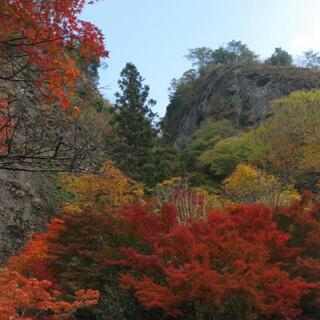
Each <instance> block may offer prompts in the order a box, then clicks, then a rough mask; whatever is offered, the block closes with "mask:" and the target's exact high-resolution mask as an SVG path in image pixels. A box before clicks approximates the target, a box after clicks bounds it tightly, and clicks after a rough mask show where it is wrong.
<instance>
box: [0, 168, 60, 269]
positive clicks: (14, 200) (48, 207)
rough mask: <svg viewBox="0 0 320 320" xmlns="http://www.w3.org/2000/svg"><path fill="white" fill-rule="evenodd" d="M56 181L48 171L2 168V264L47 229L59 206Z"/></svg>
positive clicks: (0, 263)
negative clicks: (17, 170) (44, 172)
mask: <svg viewBox="0 0 320 320" xmlns="http://www.w3.org/2000/svg"><path fill="white" fill-rule="evenodd" d="M54 185H55V183H54V181H53V176H51V175H49V174H37V173H30V172H29V173H28V172H14V171H9V170H0V199H1V202H0V266H1V265H2V264H3V263H4V262H5V261H6V259H7V258H9V257H10V256H12V255H13V254H16V253H17V252H18V251H19V250H20V249H21V248H22V247H23V245H24V244H25V242H26V241H27V239H28V238H29V237H30V236H31V235H32V232H40V231H43V230H44V225H45V223H47V222H48V221H49V218H50V216H51V215H53V214H54V213H55V211H56V210H57V209H56V208H54V207H55V204H54V200H55V199H52V196H53V195H54V193H55V190H54ZM53 198H54V197H53Z"/></svg>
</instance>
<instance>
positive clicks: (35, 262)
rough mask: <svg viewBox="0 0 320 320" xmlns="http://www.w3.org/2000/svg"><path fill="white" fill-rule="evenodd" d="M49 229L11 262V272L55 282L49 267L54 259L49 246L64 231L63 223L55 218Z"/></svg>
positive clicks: (9, 263) (28, 243)
mask: <svg viewBox="0 0 320 320" xmlns="http://www.w3.org/2000/svg"><path fill="white" fill-rule="evenodd" d="M47 227H48V231H47V232H44V233H40V234H36V235H34V236H33V238H32V239H31V240H29V241H28V242H27V244H26V246H25V248H24V249H23V250H22V252H21V253H20V254H19V255H17V256H14V257H12V258H11V259H10V260H9V262H8V268H9V269H10V270H14V271H17V272H19V273H21V274H23V275H24V276H27V277H35V278H38V279H41V280H50V281H52V282H53V281H54V279H53V276H52V274H51V272H50V270H49V267H48V265H49V264H50V262H52V260H53V259H54V258H53V256H52V255H51V254H50V250H49V246H48V244H49V243H50V241H55V239H56V238H57V236H58V233H59V231H60V230H62V229H63V221H62V220H61V219H59V218H53V219H52V221H51V222H50V224H49V225H48V226H47Z"/></svg>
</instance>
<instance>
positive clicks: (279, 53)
mask: <svg viewBox="0 0 320 320" xmlns="http://www.w3.org/2000/svg"><path fill="white" fill-rule="evenodd" d="M266 62H267V63H270V64H272V65H277V66H278V65H282V66H286V65H292V56H291V55H290V54H289V53H288V52H287V51H285V50H283V49H282V48H281V47H279V48H275V49H274V53H273V54H272V55H271V57H270V58H268V59H267V60H266Z"/></svg>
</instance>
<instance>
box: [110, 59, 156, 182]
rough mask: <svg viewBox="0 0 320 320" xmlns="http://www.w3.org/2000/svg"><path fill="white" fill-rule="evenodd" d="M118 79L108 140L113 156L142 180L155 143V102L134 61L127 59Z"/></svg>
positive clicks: (124, 169) (128, 171) (145, 174)
mask: <svg viewBox="0 0 320 320" xmlns="http://www.w3.org/2000/svg"><path fill="white" fill-rule="evenodd" d="M120 77H121V78H120V80H119V81H118V84H119V87H120V90H121V92H117V93H116V94H115V96H116V101H115V106H114V114H113V124H114V128H115V135H113V136H112V139H110V141H109V143H110V144H111V145H112V146H113V152H112V153H113V159H114V160H115V161H116V163H117V165H118V166H119V167H120V168H121V169H122V170H123V171H124V172H126V174H128V175H129V176H130V177H132V178H133V179H136V180H138V181H143V182H144V181H145V177H146V176H147V173H146V170H147V169H148V168H147V167H148V166H147V164H148V162H149V160H148V158H150V152H151V150H152V148H153V146H154V145H155V142H156V136H157V130H156V129H155V128H154V126H153V121H154V119H155V116H156V115H155V114H154V113H153V112H152V110H151V107H152V106H154V105H155V104H156V102H155V101H154V100H152V99H148V96H149V86H147V85H144V84H143V81H144V79H143V78H142V76H141V75H140V73H139V72H138V70H137V68H136V67H135V65H133V64H132V63H127V64H126V66H125V68H124V69H123V70H122V72H121V75H120Z"/></svg>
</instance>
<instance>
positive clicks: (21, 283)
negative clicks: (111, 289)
mask: <svg viewBox="0 0 320 320" xmlns="http://www.w3.org/2000/svg"><path fill="white" fill-rule="evenodd" d="M60 296H61V293H60V292H58V291H56V290H53V289H52V284H51V282H50V281H46V280H41V281H40V280H37V279H35V278H25V277H23V276H22V275H20V274H19V273H18V272H15V271H9V270H7V269H4V270H3V271H2V272H1V273H0V301H1V303H0V320H8V319H23V320H32V319H46V320H49V319H52V320H53V319H56V320H58V319H70V316H71V315H72V314H73V313H74V312H75V311H76V310H77V309H79V308H83V307H86V306H90V305H94V304H97V299H98V298H99V292H98V291H94V290H88V291H84V290H80V291H78V292H76V294H75V298H74V301H73V302H67V301H64V300H62V299H61V297H60Z"/></svg>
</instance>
